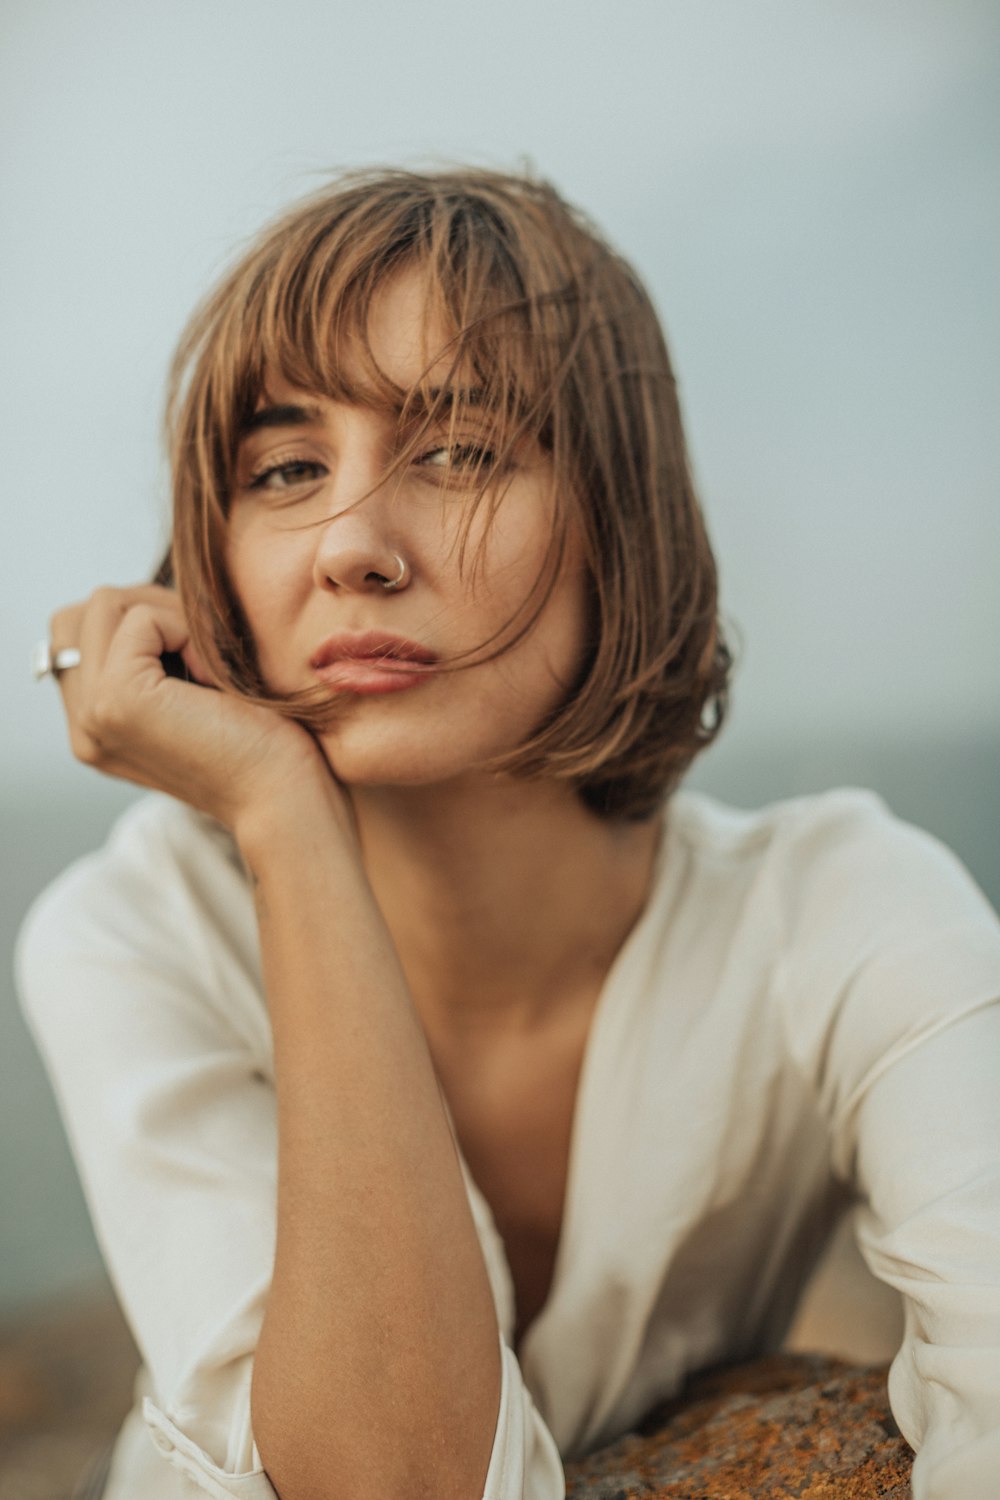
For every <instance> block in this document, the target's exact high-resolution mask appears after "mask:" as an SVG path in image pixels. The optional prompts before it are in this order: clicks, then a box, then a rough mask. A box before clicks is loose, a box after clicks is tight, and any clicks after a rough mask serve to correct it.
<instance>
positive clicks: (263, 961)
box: [20, 172, 1000, 1500]
mask: <svg viewBox="0 0 1000 1500" xmlns="http://www.w3.org/2000/svg"><path fill="white" fill-rule="evenodd" d="M170 430H171V441H172V454H173V464H174V493H175V510H174V531H173V545H172V549H171V555H170V559H169V560H168V563H167V564H166V565H165V569H164V570H163V572H162V573H161V576H160V582H159V583H158V584H156V585H152V586H146V587H138V588H132V589H112V590H100V591H98V593H97V594H95V595H94V596H93V597H92V598H91V599H90V600H88V601H87V602H86V603H85V604H81V605H75V606H73V607H71V608H69V609H65V610H62V611H60V612H59V613H58V614H57V615H56V616H55V617H54V618H53V621H52V626H51V641H50V643H49V644H50V650H51V652H52V653H55V654H54V657H53V656H50V658H49V660H50V662H51V663H52V664H53V665H54V667H55V669H56V672H57V675H58V681H59V687H60V690H61V692H62V695H63V700H64V704H65V709H66V715H67V720H68V724H69V733H70V738H71V742H72V745H73V749H74V751H75V753H76V755H77V756H78V757H79V758H80V759H82V760H84V761H85V762H87V763H88V764H92V765H95V766H97V767H98V768H100V769H101V770H104V771H106V772H110V773H111V774H113V775H117V776H122V777H125V778H127V779H129V780H131V781H135V782H138V783H140V784H142V785H144V786H148V787H151V788H153V789H154V790H156V791H159V792H167V793H169V794H170V796H171V798H173V799H175V800H169V799H165V798H152V799H148V800H145V801H143V802H141V803H140V804H139V805H138V806H137V807H136V808H135V809H133V810H132V811H131V812H130V813H129V814H127V815H126V817H125V818H124V819H123V820H122V823H121V824H120V826H119V828H118V829H117V831H116V833H115V835H114V836H113V838H112V841H111V843H110V844H109V846H108V848H107V849H106V850H104V851H103V852H102V853H100V854H99V855H97V856H95V857H94V858H92V859H90V860H88V861H84V862H83V863H82V864H81V865H79V866H77V867H75V868H74V869H73V870H71V871H70V872H68V873H67V875H66V876H65V877H63V879H62V881H61V882H59V883H57V885H56V886H55V887H54V888H53V889H52V890H51V891H50V892H48V893H47V894H46V895H45V896H44V897H43V898H42V900H41V902H40V904H39V905H38V907H37V908H36V909H35V912H34V914H33V916H32V917H31V918H30V919H29V923H28V927H27V930H26V934H25V936H24V938H23V941H22V947H21V953H20V966H21V978H22V988H23V992H24V995H25V1002H26V1008H27V1012H28V1014H29V1017H30V1018H31V1021H32V1024H33V1026H34V1028H35V1031H36V1034H37V1035H38V1038H39V1041H40V1045H41V1047H42V1049H43V1052H44V1054H45V1056H46V1058H47V1061H48V1064H49V1067H50V1069H51V1072H52V1076H53V1079H54V1082H55V1086H56V1088H57V1091H58V1092H59V1095H60V1098H61V1101H62V1104H63V1108H64V1111H65V1115H66V1120H67V1124H68V1128H69V1131H70V1135H71V1138H72V1140H73V1142H74V1146H75V1149H76V1152H77V1155H78V1160H79V1163H80V1169H81V1174H82V1176H83V1179H84V1183H85V1186H86V1189H87V1192H88V1197H89V1201H90V1204H91V1208H92V1212H93V1215H94V1219H95V1223H96V1226H97V1229H98V1233H99V1235H100V1238H101V1242H102V1246H103V1249H104V1252H105V1255H106V1257H107V1260H108V1264H109V1267H110V1270H111V1273H112V1276H113V1278H114V1280H115V1284H116V1287H117V1289H118V1292H119V1295H120V1297H121V1300H122V1303H123V1306H124V1308H125V1310H126V1312H127V1314H128V1316H129V1319H130V1321H131V1324H132V1327H133V1329H134V1331H135V1334H136V1338H137V1341H138V1343H139V1346H140V1349H141V1351H142V1354H143V1358H144V1362H145V1364H144V1371H143V1376H142V1382H141V1386H140V1390H139V1402H138V1403H137V1408H136V1411H135V1412H134V1413H133V1414H132V1416H131V1417H130V1419H129V1421H128V1422H127V1423H126V1427H125V1430H124V1431H123V1434H122V1436H121V1438H120V1440H119V1443H118V1445H117V1448H116V1453H115V1460H114V1463H113V1466H112V1472H111V1476H110V1479H109V1482H108V1488H107V1491H106V1493H107V1495H108V1497H109V1500H118V1497H124V1496H128V1497H130V1500H132V1497H135V1496H137V1495H140V1494H141V1495H142V1496H144V1497H150V1500H155V1497H158V1496H162V1497H164V1500H166V1497H172V1496H177V1497H180V1496H181V1495H182V1494H187V1493H197V1492H200V1491H203V1492H205V1493H208V1494H211V1495H215V1496H222V1495H239V1496H246V1497H253V1500H259V1497H272V1496H273V1495H274V1494H275V1493H276V1494H278V1495H279V1496H280V1497H281V1500H300V1497H303V1500H305V1497H313V1496H318V1495H324V1496H325V1495H336V1496H337V1497H338V1500H351V1497H353V1496H359V1497H360V1496H365V1497H368V1496H372V1495H379V1496H382V1497H394V1496H404V1495H405V1496H406V1497H408V1500H409V1497H414V1496H418V1495H428V1496H434V1497H436V1500H446V1497H447V1500H451V1497H455V1500H458V1497H472V1496H479V1495H481V1494H483V1495H486V1496H489V1497H490V1500H508V1497H510V1500H513V1497H514V1496H521V1495H522V1494H523V1495H526V1496H531V1497H533V1500H554V1497H557V1496H561V1495H562V1494H563V1476H562V1459H564V1458H566V1457H570V1456H578V1455H580V1454H582V1453H585V1452H587V1451H590V1450H591V1449H593V1448H595V1447H597V1446H600V1445H601V1444H603V1443H606V1442H608V1441H610V1440H611V1439H612V1438H613V1437H615V1436H617V1435H618V1434H620V1433H621V1432H623V1431H626V1430H628V1428H629V1427H630V1425H632V1424H633V1423H634V1422H635V1421H636V1420H637V1419H638V1418H640V1417H641V1416H642V1415H643V1413H644V1412H645V1411H647V1410H648V1409H649V1408H651V1407H652V1406H653V1405H654V1404H655V1403H656V1402H657V1401H658V1400H660V1399H662V1398H663V1397H664V1396H666V1395H668V1394H670V1393H671V1392H673V1391H675V1390H677V1389H678V1388H679V1386H680V1385H681V1383H682V1381H683V1379H684V1377H685V1376H686V1375H687V1374H688V1373H689V1372H691V1371H693V1370H696V1369H698V1368H700V1367H703V1366H705V1365H708V1364H712V1363H715V1362H718V1361H720V1360H723V1359H732V1358H738V1357H746V1356H749V1355H752V1354H754V1353H757V1352H763V1351H765V1350H768V1349H773V1348H775V1347H777V1346H778V1344H779V1343H780V1341H781V1338H782V1336H783V1333H784V1331H785V1329H786V1327H787V1324H788V1322H789V1319H790V1316H791V1314H792V1311H793V1309H794V1305H795V1300H796V1297H797V1294H798V1292H799V1291H800V1289H801V1287H802V1285H803V1283H804V1281H805V1279H806V1277H807V1275H808V1272H809V1270H810V1269H811V1266H812V1264H813V1262H814V1260H815V1257H816V1255H817V1253H818V1250H819V1247H820V1246H821V1243H822V1241H823V1238H824V1236H825V1234H826V1232H827V1231H828V1229H829V1227H830V1224H831V1222H832V1220H833V1218H834V1216H835V1212H836V1208H837V1205H838V1204H839V1203H840V1202H841V1200H842V1194H843V1188H844V1185H845V1184H846V1185H847V1187H848V1189H849V1190H850V1191H851V1192H852V1193H854V1194H856V1195H857V1196H858V1197H859V1198H860V1199H861V1201H862V1203H863V1205H864V1207H863V1210H862V1214H861V1217H860V1220H859V1225H860V1228H859V1235H860V1238H861V1243H862V1247H863V1249H864V1252H865V1254H866V1257H867V1258H868V1260H869V1263H870V1264H871V1265H872V1266H873V1268H874V1269H875V1270H876V1272H877V1273H878V1274H879V1275H880V1276H882V1277H883V1278H884V1279H885V1280H886V1281H887V1282H889V1283H890V1284H892V1285H893V1286H895V1287H897V1288H899V1289H900V1290H901V1291H902V1292H903V1293H904V1296H905V1297H906V1298H907V1306H908V1320H907V1333H906V1338H905V1341H904V1343H903V1347H902V1348H901V1350H900V1353H899V1355H898V1357H897V1359H896V1361H895V1364H894V1366H893V1371H892V1376H891V1380H890V1398H891V1401H892V1405H893V1410H894V1412H895V1414H896V1416H897V1419H898V1421H899V1424H900V1427H901V1429H902V1431H903V1433H904V1435H905V1436H906V1437H907V1438H908V1439H909V1440H910V1441H911V1442H912V1443H913V1444H914V1445H915V1446H916V1447H918V1448H919V1449H920V1450H921V1451H920V1456H919V1457H918V1460H917V1464H916V1467H915V1471H914V1491H915V1494H916V1495H917V1496H918V1497H923V1500H929V1497H932V1496H934V1497H943V1496H945V1495H947V1496H948V1500H961V1497H962V1496H968V1497H969V1500H973V1497H974V1500H981V1497H982V1496H983V1495H985V1494H987V1493H989V1492H990V1491H991V1484H990V1480H992V1481H994V1484H995V1482H996V1481H997V1479H998V1478H1000V1433H998V1422H997V1410H998V1407H997V1395H998V1392H1000V1351H998V1349H997V1343H998V1339H997V1330H998V1328H1000V1273H998V1265H1000V1258H998V1255H997V1248H998V1240H1000V1211H998V1208H1000V1193H998V1176H1000V1170H998V1157H1000V1152H998V1149H997V1142H998V1140H1000V1129H998V1127H1000V1090H997V1088H996V1071H997V1069H996V1064H995V1061H994V1059H995V1057H996V1051H995V1048H996V1042H997V1038H998V1034H1000V1007H998V1005H997V1003H996V1002H997V1000H998V997H1000V933H998V927H997V923H996V919H995V917H994V916H993V914H992V913H991V912H990V910H989V908H988V906H987V905H986V903H985V902H984V900H983V898H982V897H981V895H980V894H979V893H978V891H977V890H976V888H975V887H974V886H973V884H972V882H971V881H970V880H969V878H968V876H967V875H966V874H965V873H964V871H963V870H962V869H961V868H960V867H959V866H958V865H957V863H956V861H955V860H954V859H953V858H952V857H951V856H950V855H949V854H948V853H947V852H946V851H945V850H943V849H942V848H941V847H940V846H939V845H937V844H936V843H935V842H934V841H933V840H931V839H929V838H928V837H927V836H925V835H923V834H921V833H919V832H917V831H916V830H913V829H910V828H907V827H905V826H904V825H902V824H900V823H898V822H897V821H896V820H895V819H893V818H892V817H891V815H890V814H889V813H888V812H887V811H886V810H885V809H884V808H883V807H882V806H881V804H879V803H878V802H877V800H876V799H874V798H872V797H870V796H868V795H866V794H863V793H853V792H847V793H833V794H829V795H827V796H822V797H816V798H804V799H799V800H797V801H794V802H790V803H785V804H779V805H778V806H776V807H772V808H769V809H765V810H764V811H763V812H761V813H759V814H754V815H750V814H745V813H738V812H735V811H732V810H730V809H726V808H724V807H722V806H720V805H719V804H717V803H715V802H714V801H712V800H710V799H708V798H705V797H701V796H697V795H694V794H690V793H686V792H683V791H677V790H675V789H676V786H677V783H678V781H679V779H680V777H681V776H682V774H683V772H684V770H685V769H686V767H687V766H688V765H689V764H690V762H691V760H692V759H693V757H694V756H695V754H696V753H697V752H698V750H699V749H700V748H701V747H702V746H703V745H705V744H707V743H708V742H709V741H710V740H711V739H712V737H713V735H714V733H715V732H716V729H717V728H718V725H719V723H720V722H721V718H722V712H723V709H724V704H725V694H726V684H727V675H728V667H729V658H728V654H727V651H726V647H725V644H724V640H723V637H722V635H721V632H720V630H719V627H718V623H717V616H716V580H715V569H714V564H713V560H712V556H711V552H710V549H709V545H708V542H707V539H706V535H705V531H704V527H703V523H702V520H701V517H700V514H699V510H698V506H697V502H696V499H695V496H694V493H693V489H692V485H691V481H690V477H689V472H688V465H687V460H686V457H685V450H684V442H683V435H682V430H681V425H680V418H679V414H678V408H677V401H676V392H675V387H674V381H673V377H672V374H671V370H670V365H669V360H668V357H667V353H666V350H665V348H664V345H663V340H662V336H661V334H660V331H659V328H658V325H657V322H656V318H655V315H654V313H653V311H652V308H651V306H650V304H649V302H648V300H647V298H646V296H645V294H644V292H643V290H642V288H641V287H640V285H639V283H638V282H637V279H636V278H635V276H634V274H633V273H632V272H631V271H630V269H629V268H628V267H627V266H626V265H625V264H624V263H623V262H622V261H621V260H620V259H619V258H618V257H617V256H616V255H615V254H614V253H613V252H612V251H611V250H609V249H608V247H607V246H606V245H605V244H604V243H603V241H602V240H601V238H600V237H599V235H598V234H597V233H596V232H595V231H594V230H593V229H592V227H591V226H590V225H589V224H587V222H586V221H585V220H583V219H582V217H581V216H579V215H578V214H576V213H575V212H574V211H573V210H571V209H570V208H568V207H567V206H566V205H565V204H564V203H563V202H562V201H561V200H560V198H559V197H558V196H557V195H556V194H555V193H554V192H553V191H552V190H551V189H550V188H548V187H546V186H545V185H542V184H539V183H537V182H533V181H528V180H523V179H520V178H507V177H503V176H500V175H497V174H491V173H480V172H456V173H446V174H437V175H429V176H423V175H418V174H410V173H401V172H376V173H370V174H360V175H357V176H354V177H349V178H347V179H344V180H341V181H340V182H337V183H335V184H334V185H333V186H332V187H331V188H329V189H328V190H327V191H325V192H323V193H321V194H320V195H319V196H318V197H316V198H315V199H312V200H310V201H309V202H308V203H306V204H304V205H300V206H298V207H296V208H295V209H294V210H293V211H292V212H291V213H290V214H289V215H288V216H287V217H286V218H284V219H283V220H282V221H280V222H279V223H278V224H277V225H275V226H273V227H272V228H271V229H270V230H269V231H267V232H266V233H265V235H264V236H263V237H262V239H261V240H260V241H259V242H258V243H257V245H255V246H254V247H253V248H252V249H251V250H250V251H249V253H248V254H247V255H246V256H245V257H244V258H243V259H242V260H241V261H240V263H239V264H238V265H237V266H236V268H235V269H234V270H233V271H232V273H231V274H230V275H229V276H228V277H227V278H226V280H225V281H224V282H223V283H222V285H221V286H220V288H219V289H218V290H217V291H216V292H215V294H214V295H213V296H212V297H211V298H210V300H209V301H208V302H207V303H206V304H205V305H204V307H203V308H202V309H201V310H200V311H199V313H198V314H197V315H196V317H195V319H194V321H193V323H192V325H191V328H190V329H189V332H188V334H187V335H186V337H185V339H184V341H183V343H182V346H181V349H180V352H179V355H178V360H177V365H176V368H175V372H174V380H173V395H172V401H171V409H170ZM167 585H170V586H167ZM150 1437H151V1438H152V1443H150V1442H149V1438H150Z"/></svg>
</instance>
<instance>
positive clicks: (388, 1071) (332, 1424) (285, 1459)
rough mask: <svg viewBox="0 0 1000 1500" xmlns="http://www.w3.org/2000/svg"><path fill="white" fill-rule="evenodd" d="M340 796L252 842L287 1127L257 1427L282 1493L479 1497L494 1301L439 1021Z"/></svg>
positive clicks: (308, 803)
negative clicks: (383, 905) (402, 960)
mask: <svg viewBox="0 0 1000 1500" xmlns="http://www.w3.org/2000/svg"><path fill="white" fill-rule="evenodd" d="M334 790H335V789H334ZM327 802H328V804H329V805H328V806H323V798H322V797H320V798H319V799H318V801H317V798H316V797H315V796H311V797H305V796H304V797H302V798H300V800H299V803H298V805H289V806H287V807H281V808H279V807H276V806H272V807H271V808H269V809H267V810H265V811H263V812H261V813H259V814H257V815H256V816H255V819H254V826H253V830H252V832H247V831H244V832H243V833H242V835H241V831H240V830H237V836H238V838H239V840H240V844H241V848H242V849H243V853H244V857H245V858H246V859H247V862H248V864H249V865H250V868H251V872H252V876H253V879H254V882H255V891H256V900H257V910H258V921H259V926H260V938H261V949H262V956H263V965H264V980H265V986H266V990H267V996H268V1004H269V1008H270V1013H271V1022H272V1028H273V1033H274V1053H275V1070H276V1085H277V1098H278V1127H279V1161H278V1228H277V1247H276V1255H275V1265H274V1278H273V1283H272V1286H271V1290H270V1293H269V1296H268V1302H267V1310H266V1315H265V1319H264V1324H263V1329H262V1332H261V1336H260V1341H259V1345H258V1349H257V1355H256V1359H255V1370H254V1380H253V1395H252V1415H253V1426H254V1435H255V1439H256V1442H257V1446H258V1449H259V1451H260V1453H261V1457H262V1460H263V1462H264V1466H265V1468H266V1469H267V1471H268V1474H269V1476H270V1477H271V1480H272V1482H273V1484H274V1486H275V1488H276V1489H277V1491H278V1493H279V1495H280V1496H281V1500H319V1497H320V1496H322V1497H327V1496H330V1495H336V1496H337V1497H338V1500H350V1497H352V1496H359V1497H360V1496H365V1497H366V1500H369V1497H371V1496H372V1495H378V1496H380V1497H385V1500H392V1497H394V1496H400V1497H402V1496H404V1495H405V1496H406V1497H407V1500H416V1497H419V1496H423V1495H427V1496H428V1497H429V1496H433V1497H434V1500H476V1497H478V1496H479V1495H480V1494H481V1493H482V1485H483V1481H484V1479H485V1477H486V1470H487V1466H488V1462H489V1455H490V1451H491V1447H492V1441H493V1435H494V1430H495V1426H496V1419H497V1411H498V1408H499V1399H500V1355H499V1343H498V1333H497V1325H496V1316H495V1312H494V1307H493V1300H492V1295H491V1291H490V1286H489V1281H488V1277H487V1274H486V1268H485V1265H484V1262H483V1259H482V1254H481V1252H480V1249H479V1243H478V1239H477V1235H476V1231H475V1227H474V1224H473V1220H472V1215H471V1212H470V1210H469V1206H468V1201H467V1198H466V1194H465V1188H464V1184H463V1181H462V1175H461V1169H460V1167H459V1164H458V1158H457V1156H456V1153H455V1149H454V1145H453V1143H452V1139H451V1134H450V1130H449V1126H448V1121H447V1117H446V1115H445V1111H444V1107H443V1104H442V1100H441V1097H440V1093H439V1090H438V1085H437V1080H436V1077H435V1074H434V1070H433V1066H432V1063H431V1057H430V1052H429V1049H428V1047H427V1043H426V1039H425V1037H424V1033H423V1029H422V1027H421V1025H420V1022H419V1019H418V1017H417V1014H416V1011H415V1009H414V1006H413V1003H412V1000H411V998H410V996H409V993H408V990H407V986H406V982H405V979H404V976H403V973H402V969H401V967H400V964H399V961H398V959H397V957H396V954H395V951H394V949H393V946H392V942H391V939H390V937H389V934H388V931H387V929H386V927H385V924H384V922H383V920H382V917H381V913H380V912H379V910H378V907H377V905H376V903H375V900H374V897H373V896H372V894H371V891H370V888H369V887H368V884H367V881H366V879H365V876H364V872H363V869H362V867H361V864H360V861H359V858H358V856H357V853H356V851H355V850H354V848H353V846H352V838H351V835H350V833H349V832H348V831H347V829H346V823H345V819H344V816H343V813H341V812H338V810H337V808H336V806H335V805H334V798H333V797H331V798H329V799H327Z"/></svg>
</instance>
